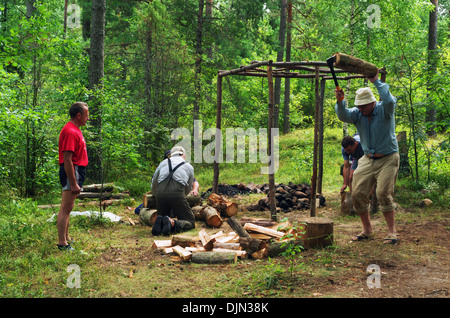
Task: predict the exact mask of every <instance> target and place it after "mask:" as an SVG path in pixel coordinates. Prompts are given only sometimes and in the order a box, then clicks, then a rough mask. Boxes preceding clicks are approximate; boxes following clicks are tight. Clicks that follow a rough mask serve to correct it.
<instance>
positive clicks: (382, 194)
mask: <svg viewBox="0 0 450 318" xmlns="http://www.w3.org/2000/svg"><path fill="white" fill-rule="evenodd" d="M369 81H370V82H371V83H373V85H374V86H375V87H376V88H377V90H378V93H379V95H380V99H381V101H377V100H376V98H375V96H374V95H373V93H372V90H371V89H370V88H369V87H363V88H360V89H358V90H357V91H356V96H355V106H356V107H353V108H347V107H346V101H345V100H342V99H343V97H344V92H343V91H342V90H336V91H335V95H336V98H337V100H338V101H339V100H341V101H340V102H337V104H336V106H335V110H336V114H337V116H338V118H339V119H340V120H341V121H343V122H347V123H352V124H354V125H355V126H356V128H357V130H358V134H359V136H360V139H361V146H362V149H363V151H364V156H363V157H361V159H360V160H359V161H358V169H356V170H355V172H354V174H353V189H352V203H353V207H354V209H355V212H356V213H357V214H358V215H359V216H360V218H361V222H362V225H363V230H362V232H361V233H360V234H358V235H355V236H353V237H352V240H354V241H360V240H364V239H369V238H371V236H372V234H373V228H372V224H371V222H370V214H369V194H370V190H371V189H372V187H373V185H374V184H375V183H376V184H377V190H376V195H377V198H378V203H379V208H380V211H381V212H383V215H384V218H385V220H386V223H387V227H388V234H387V237H386V238H385V240H384V242H385V243H389V244H396V243H397V234H396V229H395V218H394V210H395V203H394V199H393V194H394V186H395V181H396V179H397V174H398V167H399V162H400V156H399V154H398V144H397V138H396V135H395V107H396V104H397V99H396V98H395V97H394V96H392V94H391V93H390V92H389V85H388V84H386V83H383V82H381V81H380V80H379V79H378V72H377V74H376V75H375V76H374V77H371V78H369Z"/></svg>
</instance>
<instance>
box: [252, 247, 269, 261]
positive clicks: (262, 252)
mask: <svg viewBox="0 0 450 318" xmlns="http://www.w3.org/2000/svg"><path fill="white" fill-rule="evenodd" d="M267 255H268V250H267V248H263V249H261V250H259V251H256V252H254V253H252V254H251V256H252V258H256V259H261V258H264V257H266V256H267Z"/></svg>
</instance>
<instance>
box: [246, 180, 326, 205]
mask: <svg viewBox="0 0 450 318" xmlns="http://www.w3.org/2000/svg"><path fill="white" fill-rule="evenodd" d="M257 188H258V189H259V190H260V191H262V192H264V193H266V194H268V193H269V186H268V185H267V184H264V185H262V186H260V187H257ZM310 204H311V186H310V185H309V184H306V183H301V184H294V183H293V182H289V184H287V185H286V184H283V183H280V184H277V185H276V187H275V205H276V207H277V208H279V210H281V211H282V212H291V211H293V210H304V209H309V208H310ZM316 205H317V206H324V205H325V198H324V197H323V196H321V195H318V196H317V202H316ZM269 209H270V206H269V195H267V197H265V198H263V199H261V200H259V201H258V203H257V204H253V205H250V206H248V207H247V210H249V211H267V210H269Z"/></svg>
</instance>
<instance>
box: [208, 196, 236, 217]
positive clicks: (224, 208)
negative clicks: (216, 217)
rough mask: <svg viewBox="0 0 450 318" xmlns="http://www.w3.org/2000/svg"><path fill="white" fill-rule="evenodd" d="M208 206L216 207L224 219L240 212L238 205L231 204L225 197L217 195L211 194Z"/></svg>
mask: <svg viewBox="0 0 450 318" xmlns="http://www.w3.org/2000/svg"><path fill="white" fill-rule="evenodd" d="M208 205H210V206H212V207H214V208H215V209H216V210H217V211H218V212H219V214H220V215H221V216H223V217H231V216H234V215H236V213H237V212H238V205H237V203H235V202H231V201H230V200H228V199H227V198H225V197H224V196H222V195H218V194H216V193H211V195H210V196H209V197H208Z"/></svg>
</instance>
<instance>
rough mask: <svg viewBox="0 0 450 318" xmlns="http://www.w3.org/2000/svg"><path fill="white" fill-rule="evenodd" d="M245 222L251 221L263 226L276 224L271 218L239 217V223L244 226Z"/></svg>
mask: <svg viewBox="0 0 450 318" xmlns="http://www.w3.org/2000/svg"><path fill="white" fill-rule="evenodd" d="M245 223H252V224H256V225H259V226H265V227H270V226H274V225H276V224H277V222H275V221H273V220H271V219H258V218H250V217H246V216H243V217H242V218H241V225H242V226H244V225H245Z"/></svg>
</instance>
